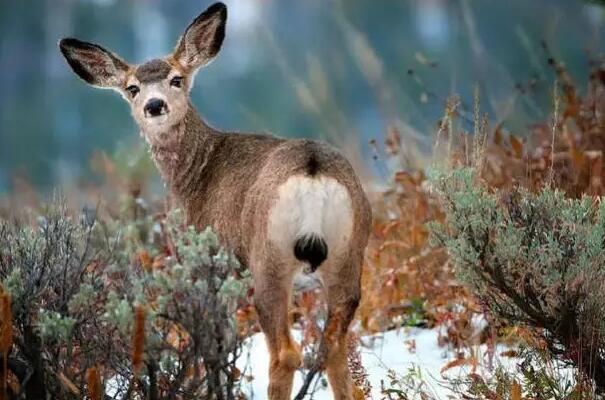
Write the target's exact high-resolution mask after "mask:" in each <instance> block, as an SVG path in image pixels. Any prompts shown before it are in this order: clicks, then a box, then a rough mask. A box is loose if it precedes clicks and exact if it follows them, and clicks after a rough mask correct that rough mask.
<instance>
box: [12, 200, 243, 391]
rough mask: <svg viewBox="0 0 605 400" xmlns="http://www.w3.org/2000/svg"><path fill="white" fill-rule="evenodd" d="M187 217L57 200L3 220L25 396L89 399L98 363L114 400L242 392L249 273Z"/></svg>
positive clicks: (15, 359) (15, 365) (15, 367)
mask: <svg viewBox="0 0 605 400" xmlns="http://www.w3.org/2000/svg"><path fill="white" fill-rule="evenodd" d="M180 221H181V218H180V215H179V213H178V212H174V213H172V214H170V215H169V216H168V217H162V216H160V217H151V216H149V215H144V214H143V215H139V216H138V217H137V218H136V219H119V218H118V219H111V218H105V219H97V218H96V216H92V215H90V213H89V214H88V215H82V216H74V215H71V214H70V213H69V212H68V210H67V208H66V207H65V205H64V203H63V202H62V201H58V202H55V204H53V205H52V206H51V207H49V208H48V209H47V210H45V211H44V212H43V213H42V214H40V215H34V216H33V218H31V223H25V222H18V221H7V220H0V284H1V285H2V287H4V289H5V290H6V291H7V292H8V293H9V294H10V296H11V299H12V310H13V330H14V336H15V340H14V346H13V348H12V350H11V351H10V353H9V355H8V356H9V357H8V361H9V363H8V364H9V370H10V371H11V373H12V374H13V375H14V376H16V378H17V380H18V381H19V382H20V384H21V387H22V389H21V391H22V393H23V394H24V395H25V397H26V398H28V399H30V398H31V399H38V398H40V399H41V398H48V397H49V396H50V398H60V399H76V398H82V396H83V393H86V390H87V388H86V370H87V369H88V368H90V367H93V366H94V367H97V368H98V370H99V371H101V375H102V377H103V380H104V384H105V387H106V388H105V390H106V392H107V393H111V395H112V397H111V398H115V399H127V398H128V399H130V398H147V399H160V398H162V399H163V398H171V399H198V398H208V399H233V398H235V396H236V394H237V388H236V384H237V382H238V379H239V371H237V369H236V368H235V362H236V360H237V358H238V356H239V355H240V353H241V345H242V339H243V338H242V337H241V335H239V333H238V329H237V326H236V320H235V316H236V311H237V308H238V307H239V306H240V305H243V304H244V303H246V302H247V297H248V291H249V289H248V288H249V284H250V278H249V276H248V273H247V272H246V271H243V270H242V268H241V267H240V265H239V263H238V262H237V260H236V259H235V257H234V256H233V255H232V254H231V253H230V252H229V251H227V250H226V249H224V248H222V247H221V246H220V243H219V241H218V238H217V237H216V235H215V234H214V233H212V231H211V230H210V229H207V230H205V231H203V232H201V233H198V232H197V231H195V229H193V228H192V227H184V226H183V225H182V223H181V222H180ZM140 310H143V311H140ZM137 311H139V312H137ZM138 315H140V316H141V318H140V319H139V320H137V316H138ZM137 323H138V324H140V328H141V329H140V331H139V334H137V327H136V326H137ZM137 343H138V344H137ZM134 353H139V354H134ZM135 358H138V359H140V365H139V367H138V368H136V370H135V368H134V365H133V360H134V359H135ZM9 395H10V396H11V397H10V398H20V397H18V394H17V393H10V394H9Z"/></svg>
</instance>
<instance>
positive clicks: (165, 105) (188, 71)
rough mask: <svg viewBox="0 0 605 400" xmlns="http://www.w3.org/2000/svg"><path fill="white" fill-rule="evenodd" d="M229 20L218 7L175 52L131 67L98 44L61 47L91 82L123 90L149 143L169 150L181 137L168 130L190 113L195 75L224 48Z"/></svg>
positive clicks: (221, 6)
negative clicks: (190, 93)
mask: <svg viewBox="0 0 605 400" xmlns="http://www.w3.org/2000/svg"><path fill="white" fill-rule="evenodd" d="M226 21H227V7H226V6H225V5H224V4H223V3H215V4H213V5H212V6H210V7H209V8H208V9H207V10H206V11H204V12H203V13H201V14H200V15H199V16H198V17H197V18H195V19H194V20H193V22H192V23H191V24H190V25H189V26H188V27H187V29H186V30H185V33H184V34H183V35H182V36H181V38H180V39H179V40H178V43H177V45H176V48H175V50H174V51H173V52H172V54H170V55H168V56H166V57H163V58H158V59H153V60H150V61H147V62H145V63H143V64H140V65H131V64H129V63H127V62H126V61H124V60H123V59H122V58H120V57H119V56H117V55H116V54H114V53H112V52H111V51H109V50H106V49H104V48H103V47H101V46H99V45H97V44H93V43H87V42H83V41H81V40H78V39H73V38H65V39H62V40H61V41H60V42H59V47H60V49H61V53H62V54H63V56H64V57H65V59H66V60H67V62H68V63H69V65H70V66H71V68H72V69H73V71H74V72H75V73H76V74H77V75H78V76H79V77H80V78H82V79H83V80H84V81H85V82H87V83H89V84H90V85H93V86H95V87H98V88H105V89H114V90H116V91H118V92H119V93H120V94H121V95H122V97H124V99H125V100H126V101H127V102H128V103H129V104H130V108H131V111H132V116H133V117H134V119H135V121H136V122H137V124H138V125H139V127H140V128H141V132H142V134H143V135H144V137H145V139H146V140H147V142H149V143H150V144H152V145H155V146H159V147H164V146H165V145H168V144H169V143H170V141H172V140H174V139H175V138H173V137H170V135H169V134H167V132H170V128H171V127H173V126H176V125H178V124H179V123H180V122H181V121H182V120H183V118H184V117H185V115H186V113H187V110H188V108H189V91H190V90H191V87H192V85H193V79H194V77H195V74H196V73H197V71H198V70H199V69H200V68H201V67H203V66H205V65H208V64H209V63H210V62H211V61H212V60H213V59H214V58H215V57H216V55H217V54H218V52H219V50H220V48H221V45H222V43H223V39H224V38H225V24H226Z"/></svg>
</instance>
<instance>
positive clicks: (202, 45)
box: [173, 3, 227, 72]
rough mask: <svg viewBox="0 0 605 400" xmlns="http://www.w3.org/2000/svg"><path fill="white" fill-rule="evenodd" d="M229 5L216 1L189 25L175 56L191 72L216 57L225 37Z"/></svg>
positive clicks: (175, 51) (180, 40)
mask: <svg viewBox="0 0 605 400" xmlns="http://www.w3.org/2000/svg"><path fill="white" fill-rule="evenodd" d="M226 23H227V6H225V5H224V4H223V3H214V4H213V5H211V6H210V7H208V9H207V10H206V11H204V12H203V13H201V14H200V15H199V16H198V17H197V18H196V19H194V20H193V22H192V23H191V24H190V25H189V26H188V27H187V29H186V30H185V33H184V34H183V36H181V38H180V39H179V42H178V44H177V46H176V49H175V50H174V54H173V56H174V58H175V59H176V60H177V61H178V62H179V64H181V65H182V66H183V67H184V68H186V69H187V70H188V71H189V72H194V71H195V70H196V69H198V68H200V67H203V66H204V65H207V64H208V63H210V61H212V60H213V59H214V57H216V55H217V54H218V51H219V50H220V49H221V45H222V44H223V39H225V24H226Z"/></svg>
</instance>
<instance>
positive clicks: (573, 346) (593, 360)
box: [431, 168, 605, 392]
mask: <svg viewBox="0 0 605 400" xmlns="http://www.w3.org/2000/svg"><path fill="white" fill-rule="evenodd" d="M431 175H432V176H431V182H432V185H433V188H434V189H435V190H436V191H437V193H438V195H439V196H440V198H441V200H442V203H443V207H444V211H445V213H446V221H447V222H446V224H433V225H432V226H431V229H432V234H433V240H434V241H435V243H436V244H438V245H443V246H445V247H446V248H447V250H448V253H449V255H450V257H451V260H452V262H453V263H454V265H455V267H456V271H457V273H458V275H459V277H460V278H461V280H463V281H464V282H465V283H466V284H468V285H469V286H470V288H471V289H472V290H473V291H474V293H475V294H476V295H477V296H478V297H479V298H480V299H481V300H482V301H484V302H485V305H486V306H487V307H488V309H489V310H490V311H491V312H492V313H493V314H494V315H495V316H497V317H500V318H502V319H504V320H506V321H507V322H508V323H512V324H517V323H522V324H526V325H528V326H531V327H534V328H540V329H541V331H542V332H543V334H544V338H545V339H546V343H547V344H548V348H549V350H550V351H551V352H552V353H553V354H554V355H556V356H557V357H559V358H560V359H561V360H563V361H564V362H568V363H572V364H573V365H574V366H576V367H577V368H578V369H579V370H580V371H582V372H583V373H584V374H585V375H586V376H588V377H590V378H593V379H594V383H595V385H596V388H597V390H598V391H599V392H603V391H605V290H604V289H605V279H604V278H605V204H604V203H601V202H600V201H599V200H598V199H595V198H591V197H584V198H582V199H580V200H576V199H568V198H566V197H565V196H564V194H563V193H562V192H559V191H557V190H552V189H550V188H545V189H543V190H542V191H540V192H539V193H530V192H528V191H526V190H524V189H521V188H518V189H515V190H512V191H509V192H506V193H500V192H490V191H489V190H488V189H486V187H485V186H484V185H482V184H481V183H480V182H479V181H478V179H477V177H476V175H475V172H474V170H473V169H470V168H461V169H456V170H454V171H452V172H450V173H442V172H437V171H434V172H432V174H431Z"/></svg>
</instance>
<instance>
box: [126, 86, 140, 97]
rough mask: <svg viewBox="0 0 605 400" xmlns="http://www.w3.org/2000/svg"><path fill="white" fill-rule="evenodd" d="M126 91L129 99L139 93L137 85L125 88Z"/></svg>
mask: <svg viewBox="0 0 605 400" xmlns="http://www.w3.org/2000/svg"><path fill="white" fill-rule="evenodd" d="M126 91H127V92H128V93H130V97H132V98H133V99H134V97H135V96H136V95H137V94H138V93H139V92H140V91H141V89H139V87H138V86H137V85H130V86H128V87H127V88H126Z"/></svg>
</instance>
